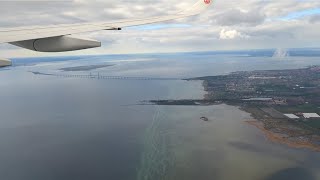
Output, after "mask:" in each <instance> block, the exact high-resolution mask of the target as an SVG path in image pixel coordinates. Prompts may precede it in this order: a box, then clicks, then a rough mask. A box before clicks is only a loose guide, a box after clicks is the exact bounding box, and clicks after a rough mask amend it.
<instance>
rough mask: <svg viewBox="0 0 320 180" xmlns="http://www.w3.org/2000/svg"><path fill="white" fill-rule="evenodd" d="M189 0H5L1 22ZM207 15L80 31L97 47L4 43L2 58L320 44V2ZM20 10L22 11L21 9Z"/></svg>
mask: <svg viewBox="0 0 320 180" xmlns="http://www.w3.org/2000/svg"><path fill="white" fill-rule="evenodd" d="M194 2H195V0H184V1H177V0H174V1H172V0H171V1H169V0H158V1H149V0H148V1H146V0H136V1H111V0H95V1H92V0H71V1H61V0H58V1H45V0H39V1H37V2H36V1H32V2H30V1H18V2H17V1H15V2H12V1H0V3H1V7H0V14H1V16H2V17H3V18H2V19H1V20H0V27H2V28H3V27H15V26H26V25H45V24H61V23H77V22H84V21H109V20H116V19H122V18H133V17H145V16H150V17H152V16H156V15H163V14H166V13H174V12H176V11H177V10H179V9H181V8H183V7H186V6H188V5H190V4H192V3H194ZM213 2H214V5H213V6H212V7H211V8H210V9H209V10H208V11H206V12H204V13H203V14H201V15H199V16H197V17H191V18H187V19H182V20H178V21H171V22H168V23H161V24H156V25H146V26H139V27H132V28H125V29H123V30H122V31H101V32H94V33H85V34H79V36H81V37H89V38H93V39H97V40H99V41H102V44H103V46H102V47H101V48H97V49H90V50H85V51H77V52H68V53H58V54H50V53H38V52H32V51H29V50H25V49H19V48H15V47H14V46H11V45H7V44H1V45H0V57H8V58H10V57H26V56H50V55H55V56H57V55H60V56H61V55H81V54H84V55H85V54H130V53H156V52H189V51H213V50H238V49H264V48H284V49H285V48H301V47H320V43H319V42H320V36H319V30H320V8H319V7H320V1H315V0H310V1H305V0H304V1H298V0H281V1H276V0H270V1H264V0H260V1H259V0H238V1H233V0H224V1H219V0H216V1H213ZM17 12H19V13H17Z"/></svg>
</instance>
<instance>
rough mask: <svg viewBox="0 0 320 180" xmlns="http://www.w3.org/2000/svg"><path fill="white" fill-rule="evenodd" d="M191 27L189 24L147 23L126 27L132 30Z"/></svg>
mask: <svg viewBox="0 0 320 180" xmlns="http://www.w3.org/2000/svg"><path fill="white" fill-rule="evenodd" d="M188 27H191V25H189V24H148V25H142V26H134V27H128V28H127V29H134V30H158V29H168V28H188Z"/></svg>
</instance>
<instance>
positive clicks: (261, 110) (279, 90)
mask: <svg viewBox="0 0 320 180" xmlns="http://www.w3.org/2000/svg"><path fill="white" fill-rule="evenodd" d="M185 80H188V81H195V80H201V81H203V87H204V89H205V91H206V95H205V97H204V98H203V99H184V100H152V101H150V102H151V103H153V104H158V105H188V106H201V105H202V106H203V105H214V104H222V103H224V104H229V105H234V106H239V107H240V108H241V109H242V110H244V111H246V112H248V113H250V114H251V115H252V117H253V118H254V119H255V120H248V121H246V122H247V123H248V124H250V125H253V126H255V127H257V128H259V129H260V130H261V131H262V132H263V133H264V134H265V136H266V137H267V139H268V140H270V141H272V142H276V143H282V144H286V145H288V146H290V147H295V148H307V149H311V150H314V151H320V116H319V114H320V66H311V67H307V68H301V69H285V70H260V71H242V72H234V73H231V74H229V75H221V76H206V77H196V78H190V79H185Z"/></svg>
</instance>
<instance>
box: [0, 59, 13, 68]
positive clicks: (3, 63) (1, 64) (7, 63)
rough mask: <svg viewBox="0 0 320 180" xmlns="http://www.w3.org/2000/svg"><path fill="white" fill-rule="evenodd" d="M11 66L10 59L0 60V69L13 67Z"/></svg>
mask: <svg viewBox="0 0 320 180" xmlns="http://www.w3.org/2000/svg"><path fill="white" fill-rule="evenodd" d="M11 64H12V63H11V61H10V60H9V59H0V67H5V66H11Z"/></svg>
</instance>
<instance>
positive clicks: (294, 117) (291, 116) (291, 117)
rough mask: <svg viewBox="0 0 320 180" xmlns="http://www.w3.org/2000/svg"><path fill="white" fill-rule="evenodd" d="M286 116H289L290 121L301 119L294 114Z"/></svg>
mask: <svg viewBox="0 0 320 180" xmlns="http://www.w3.org/2000/svg"><path fill="white" fill-rule="evenodd" d="M284 115H285V116H287V117H288V118H290V119H299V117H298V116H296V115H294V114H284Z"/></svg>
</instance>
